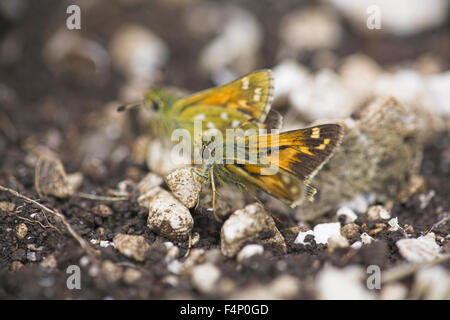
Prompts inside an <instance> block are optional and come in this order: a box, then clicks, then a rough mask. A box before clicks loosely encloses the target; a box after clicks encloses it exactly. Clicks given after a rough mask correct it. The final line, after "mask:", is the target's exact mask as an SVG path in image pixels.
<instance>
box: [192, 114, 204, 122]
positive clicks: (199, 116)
mask: <svg viewBox="0 0 450 320" xmlns="http://www.w3.org/2000/svg"><path fill="white" fill-rule="evenodd" d="M205 119H206V114H204V113H200V114H198V115H196V116H195V117H194V120H205Z"/></svg>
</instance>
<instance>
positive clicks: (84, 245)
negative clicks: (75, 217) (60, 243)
mask: <svg viewBox="0 0 450 320" xmlns="http://www.w3.org/2000/svg"><path fill="white" fill-rule="evenodd" d="M0 191H5V192H8V193H10V194H12V195H13V196H15V197H17V198H20V199H22V200H25V201H26V202H28V203H31V204H34V205H35V206H38V207H39V208H40V209H41V210H43V211H44V212H48V213H50V214H52V215H53V216H55V217H56V218H57V219H59V220H61V222H62V223H63V224H64V226H65V227H66V229H67V231H69V233H70V234H71V235H72V237H74V238H75V240H77V241H78V243H79V244H80V246H81V248H82V249H83V250H84V251H85V252H86V253H87V254H88V255H89V257H90V258H91V259H92V260H93V261H95V260H96V257H95V255H96V254H98V251H97V250H95V249H94V248H92V247H91V246H90V245H89V243H88V242H87V241H86V240H84V239H83V238H82V237H80V236H79V235H78V233H76V232H75V230H73V228H72V226H71V225H70V224H69V222H68V221H67V220H66V218H65V217H64V215H63V214H61V213H59V212H58V211H56V210H54V209H50V208H48V207H46V206H44V205H42V204H40V203H39V202H37V201H36V200H33V199H30V198H28V197H27V196H24V195H22V194H20V193H19V192H17V191H15V190H13V189H10V188H7V187H4V186H2V185H0Z"/></svg>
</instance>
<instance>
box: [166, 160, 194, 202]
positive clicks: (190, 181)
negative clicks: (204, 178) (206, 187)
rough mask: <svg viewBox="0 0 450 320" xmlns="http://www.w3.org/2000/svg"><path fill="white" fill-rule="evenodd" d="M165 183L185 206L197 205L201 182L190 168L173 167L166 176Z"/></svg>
mask: <svg viewBox="0 0 450 320" xmlns="http://www.w3.org/2000/svg"><path fill="white" fill-rule="evenodd" d="M166 183H167V185H168V186H169V189H170V190H171V191H172V193H173V195H174V196H175V197H176V198H177V199H178V200H180V202H181V203H182V204H184V205H185V206H186V207H187V208H189V209H190V208H193V207H195V206H196V205H197V203H198V199H199V195H200V191H201V184H200V182H199V181H198V180H197V179H196V176H195V173H193V172H192V170H191V168H181V169H175V170H174V171H172V172H171V173H169V174H168V175H167V176H166Z"/></svg>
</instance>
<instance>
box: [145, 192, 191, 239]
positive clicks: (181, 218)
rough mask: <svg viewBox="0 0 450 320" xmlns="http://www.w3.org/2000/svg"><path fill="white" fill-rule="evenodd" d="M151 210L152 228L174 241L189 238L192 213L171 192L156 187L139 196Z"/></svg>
mask: <svg viewBox="0 0 450 320" xmlns="http://www.w3.org/2000/svg"><path fill="white" fill-rule="evenodd" d="M138 202H139V204H140V205H141V206H144V207H147V208H148V210H149V214H148V220H147V226H148V227H149V228H150V230H152V231H154V232H156V233H158V234H159V235H161V236H163V237H166V238H168V239H170V240H174V241H184V240H187V239H188V238H189V236H190V234H191V231H192V227H193V226H194V220H193V219H192V216H191V213H190V212H189V210H188V208H186V207H185V206H184V205H183V204H182V203H181V202H180V201H178V200H177V199H176V198H175V197H174V196H173V195H172V194H171V193H170V192H168V191H166V190H164V189H162V188H160V187H155V188H153V189H152V190H150V191H149V192H147V193H146V194H144V195H141V196H140V197H139V198H138Z"/></svg>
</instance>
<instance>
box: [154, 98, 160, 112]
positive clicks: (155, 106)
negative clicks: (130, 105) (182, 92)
mask: <svg viewBox="0 0 450 320" xmlns="http://www.w3.org/2000/svg"><path fill="white" fill-rule="evenodd" d="M152 108H153V110H154V111H158V110H159V109H160V108H161V102H160V101H159V100H153V104H152Z"/></svg>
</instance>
